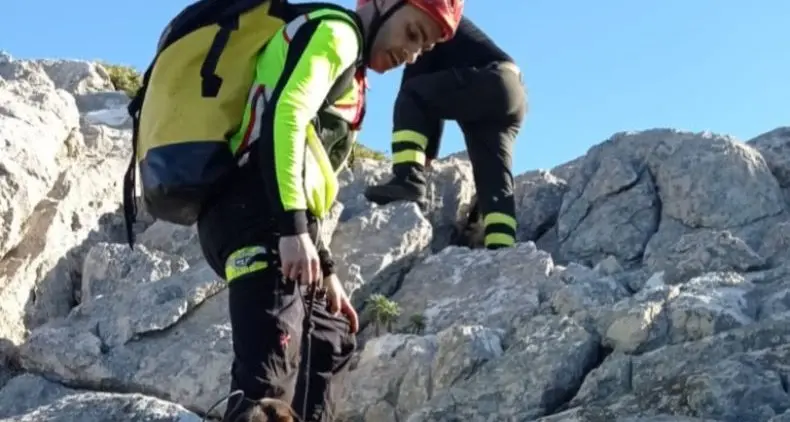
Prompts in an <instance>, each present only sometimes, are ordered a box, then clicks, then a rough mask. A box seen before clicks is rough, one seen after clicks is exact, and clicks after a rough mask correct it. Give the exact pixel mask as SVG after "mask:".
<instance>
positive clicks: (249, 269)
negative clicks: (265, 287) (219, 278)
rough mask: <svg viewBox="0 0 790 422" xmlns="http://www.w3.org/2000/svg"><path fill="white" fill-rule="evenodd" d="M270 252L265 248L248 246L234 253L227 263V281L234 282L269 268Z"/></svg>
mask: <svg viewBox="0 0 790 422" xmlns="http://www.w3.org/2000/svg"><path fill="white" fill-rule="evenodd" d="M268 256H269V251H268V250H267V249H266V248H264V247H263V246H248V247H246V248H241V249H239V250H237V251H236V252H233V253H232V254H231V255H230V256H229V257H228V260H227V261H225V280H226V281H227V282H228V283H230V282H232V281H233V280H235V279H237V278H239V277H241V276H243V275H247V274H250V273H254V272H256V271H263V270H265V269H266V268H269V262H268V260H267V258H268Z"/></svg>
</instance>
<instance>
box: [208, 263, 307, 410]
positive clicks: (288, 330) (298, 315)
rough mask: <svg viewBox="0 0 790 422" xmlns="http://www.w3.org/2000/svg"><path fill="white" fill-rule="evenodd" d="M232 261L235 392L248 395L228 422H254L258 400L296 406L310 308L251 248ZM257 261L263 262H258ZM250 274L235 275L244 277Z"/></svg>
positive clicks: (232, 406)
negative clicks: (251, 416)
mask: <svg viewBox="0 0 790 422" xmlns="http://www.w3.org/2000/svg"><path fill="white" fill-rule="evenodd" d="M241 251H242V252H241V253H240V254H239V255H236V256H234V255H232V256H231V257H230V258H229V260H228V261H229V265H228V266H229V267H233V266H235V268H234V269H233V270H226V273H228V282H229V283H230V285H229V286H228V289H229V292H228V293H229V294H228V299H229V304H228V305H229V311H230V323H231V328H232V330H233V354H234V358H233V364H232V368H231V391H235V390H242V391H243V392H244V394H243V396H236V397H234V398H233V399H231V400H229V401H228V403H227V406H226V407H227V410H226V413H225V416H224V419H223V420H224V421H228V422H230V421H233V422H248V421H249V419H248V418H247V416H246V415H245V414H246V413H248V412H250V411H251V410H252V409H251V407H252V404H253V402H252V401H254V400H258V399H261V398H264V397H269V398H275V399H279V400H282V401H284V402H286V403H290V402H291V401H292V400H293V397H294V395H295V391H294V389H295V385H296V380H297V375H298V373H299V365H300V354H301V353H300V351H301V350H300V348H301V340H302V321H303V320H304V307H303V302H302V298H301V296H300V294H299V291H298V290H297V288H296V284H295V283H293V282H290V281H285V280H284V279H283V277H282V275H281V273H280V271H279V269H278V268H277V267H276V266H275V265H273V264H272V263H271V262H270V263H268V266H267V268H255V267H252V266H254V265H263V264H261V261H260V259H261V258H262V254H260V253H258V252H257V251H256V250H255V248H245V249H242V250H241ZM256 255H257V257H256ZM245 271H250V272H248V273H247V274H241V275H238V276H237V275H235V274H234V273H236V274H238V273H239V272H241V273H243V272H245Z"/></svg>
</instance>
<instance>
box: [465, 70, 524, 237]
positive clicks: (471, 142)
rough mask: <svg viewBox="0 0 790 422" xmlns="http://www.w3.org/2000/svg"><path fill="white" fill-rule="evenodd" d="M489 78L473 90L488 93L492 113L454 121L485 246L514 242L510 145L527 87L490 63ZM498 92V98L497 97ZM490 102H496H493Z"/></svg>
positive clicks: (512, 73) (515, 75)
mask: <svg viewBox="0 0 790 422" xmlns="http://www.w3.org/2000/svg"><path fill="white" fill-rule="evenodd" d="M488 72H489V75H488V77H481V78H478V79H477V85H478V89H480V90H482V91H485V92H487V93H488V95H489V101H490V102H491V104H492V108H493V109H496V110H494V111H495V113H490V111H491V110H489V113H486V114H482V113H481V115H480V116H479V117H478V118H476V119H470V120H463V121H459V125H460V126H461V130H462V131H463V133H464V139H465V141H466V146H467V151H468V153H469V159H470V161H471V162H472V168H473V171H474V178H475V186H476V188H477V198H478V207H479V211H480V214H481V216H482V219H483V224H484V228H485V238H484V244H485V246H486V247H487V248H489V249H497V248H501V247H508V246H512V245H513V244H514V243H515V241H516V231H517V222H516V210H515V198H514V192H513V190H514V187H513V173H512V168H513V163H512V161H513V146H514V144H515V141H516V136H518V132H519V129H520V128H521V123H522V121H523V119H524V115H525V114H526V107H527V105H526V92H525V88H524V85H523V84H522V82H521V76H520V74H519V73H518V72H516V71H514V70H513V69H509V68H504V67H499V66H493V67H491V68H490V69H488ZM497 97H498V98H497ZM494 105H495V106H494Z"/></svg>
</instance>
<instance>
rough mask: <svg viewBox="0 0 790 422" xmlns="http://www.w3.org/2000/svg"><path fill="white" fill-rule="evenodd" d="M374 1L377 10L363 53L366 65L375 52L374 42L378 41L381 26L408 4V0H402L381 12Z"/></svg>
mask: <svg viewBox="0 0 790 422" xmlns="http://www.w3.org/2000/svg"><path fill="white" fill-rule="evenodd" d="M372 3H373V8H374V10H375V11H374V13H373V20H372V21H371V22H370V26H369V27H368V28H369V31H370V32H369V33H368V36H367V39H366V40H365V50H364V52H363V54H362V59H363V60H364V62H365V65H369V64H370V59H371V57H370V55H371V54H372V52H373V43H374V42H375V41H376V36H377V35H378V34H379V31H380V30H381V27H382V26H384V23H385V22H386V21H387V19H389V18H391V17H392V15H393V14H395V12H397V11H398V10H400V9H401V8H402V7H403V6H406V0H401V1H399V2H397V3H395V4H394V5H392V7H390V8H389V9H388V10H387V11H386V12H384V13H381V10H380V9H379V6H378V4H377V3H376V0H373V1H372Z"/></svg>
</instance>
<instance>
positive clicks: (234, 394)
mask: <svg viewBox="0 0 790 422" xmlns="http://www.w3.org/2000/svg"><path fill="white" fill-rule="evenodd" d="M238 395H242V396H243V395H244V391H242V390H233V391H231V392H230V393H228V394H226V395H225V397H222V398H221V399H219V400H217V401H216V402H214V404H212V405H211V406H210V407H209V408H208V410H206V414H205V415H204V416H203V418H201V422H206V421H207V420H208V419H206V418H208V416H209V415H210V414H211V412H213V411H214V409H216V408H217V406H219V405H220V404H222V402H224V401H226V400H230V399H231V398H233V396H238ZM242 402H243V400H239V402H238V403H236V406H234V407H233V410H231V411H230V412H228V413H233V412H235V411H236V409H238V408H239V406H241V403H242Z"/></svg>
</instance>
